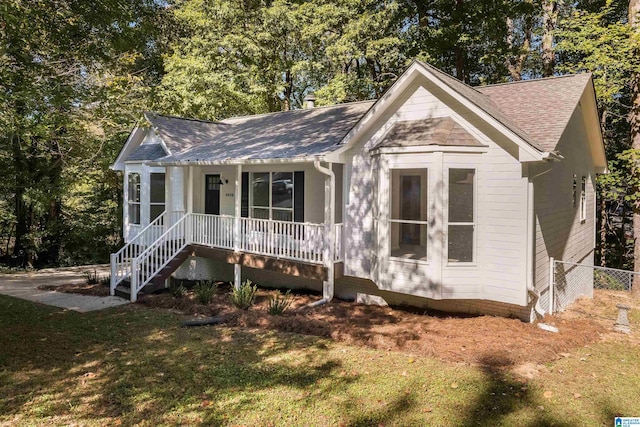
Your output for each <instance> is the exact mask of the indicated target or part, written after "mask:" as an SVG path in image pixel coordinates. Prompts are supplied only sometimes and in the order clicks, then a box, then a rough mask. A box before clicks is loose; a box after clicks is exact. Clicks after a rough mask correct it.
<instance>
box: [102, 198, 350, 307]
mask: <svg viewBox="0 0 640 427" xmlns="http://www.w3.org/2000/svg"><path fill="white" fill-rule="evenodd" d="M236 221H238V222H239V226H240V227H239V230H238V232H239V235H238V240H237V241H236V237H235V224H236ZM326 230H327V228H326V226H325V225H324V224H312V223H307V222H305V223H301V222H288V221H273V220H266V219H257V218H235V217H232V216H226V215H205V214H197V213H191V214H186V215H185V214H184V213H182V212H179V211H178V212H170V213H164V214H162V215H161V216H160V217H158V218H157V219H156V220H155V221H154V222H152V223H151V224H149V225H148V226H147V227H145V229H144V230H142V232H141V233H140V234H138V235H137V236H136V237H134V238H133V239H132V240H131V241H130V242H129V243H128V244H127V245H125V246H124V247H123V248H122V249H120V251H118V252H117V253H115V254H112V255H111V292H112V294H113V293H114V292H115V288H116V286H117V285H118V284H119V283H120V282H121V281H122V280H124V279H127V278H129V279H130V281H131V300H132V301H135V300H136V298H137V294H138V292H139V291H140V290H141V289H142V288H144V286H145V285H147V284H148V283H149V282H150V281H151V280H152V279H153V277H154V276H156V275H157V274H158V273H160V271H161V270H162V269H163V268H164V267H165V266H166V265H167V264H169V262H171V260H172V259H173V258H175V256H176V255H177V254H178V253H179V252H180V251H182V250H183V249H184V248H185V247H187V246H188V245H190V244H197V245H202V246H210V247H214V248H222V249H227V250H236V249H237V250H239V251H243V252H249V253H255V254H258V255H266V256H270V257H275V258H283V259H290V260H295V261H302V262H308V263H313V264H322V263H323V262H324V253H325V248H326V245H327V244H328V241H327V236H326V234H327V233H326ZM342 237H343V225H342V224H335V241H334V248H333V249H334V251H335V255H334V257H333V261H334V262H336V261H341V260H342V259H343V254H342V252H343V248H342ZM151 239H153V241H152V242H151V243H147V242H149V241H150V240H151Z"/></svg>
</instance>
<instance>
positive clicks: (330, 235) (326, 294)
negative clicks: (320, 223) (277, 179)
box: [309, 160, 336, 307]
mask: <svg viewBox="0 0 640 427" xmlns="http://www.w3.org/2000/svg"><path fill="white" fill-rule="evenodd" d="M313 167H314V168H316V170H317V171H318V172H320V173H321V174H323V175H326V176H328V177H329V188H328V189H327V187H326V183H325V198H326V197H327V195H328V196H329V204H328V211H327V210H326V209H327V205H326V204H325V215H324V218H325V224H326V225H327V226H328V230H327V239H326V241H325V242H326V246H325V251H324V258H325V259H324V263H325V267H326V268H327V281H326V282H324V283H323V284H322V299H321V300H320V301H316V302H315V303H312V304H310V305H309V307H317V306H319V305H323V304H326V303H328V302H329V301H331V300H332V299H333V287H334V268H335V263H334V260H335V254H334V252H335V247H336V245H335V228H336V227H335V203H336V202H335V199H336V196H335V195H336V176H335V174H334V173H333V171H332V170H331V163H329V168H326V167H324V166H322V165H321V164H320V160H315V161H314V162H313ZM327 190H328V191H327Z"/></svg>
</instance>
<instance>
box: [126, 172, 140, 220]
mask: <svg viewBox="0 0 640 427" xmlns="http://www.w3.org/2000/svg"><path fill="white" fill-rule="evenodd" d="M128 179H129V181H128V187H129V194H128V200H127V203H128V204H129V224H140V174H139V173H130V174H129V178H128Z"/></svg>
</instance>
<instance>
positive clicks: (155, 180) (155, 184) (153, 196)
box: [149, 173, 165, 221]
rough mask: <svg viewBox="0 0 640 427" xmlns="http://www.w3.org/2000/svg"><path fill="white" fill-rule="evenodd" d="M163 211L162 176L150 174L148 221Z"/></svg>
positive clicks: (161, 174)
mask: <svg viewBox="0 0 640 427" xmlns="http://www.w3.org/2000/svg"><path fill="white" fill-rule="evenodd" d="M164 209H165V195H164V174H163V173H152V174H151V192H150V197H149V216H150V217H149V221H153V220H154V219H156V218H157V217H159V216H160V215H161V214H162V212H164Z"/></svg>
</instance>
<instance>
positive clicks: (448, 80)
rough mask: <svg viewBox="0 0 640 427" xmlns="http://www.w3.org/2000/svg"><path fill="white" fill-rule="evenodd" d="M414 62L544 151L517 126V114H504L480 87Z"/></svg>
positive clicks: (542, 148)
mask: <svg viewBox="0 0 640 427" xmlns="http://www.w3.org/2000/svg"><path fill="white" fill-rule="evenodd" d="M416 62H417V63H419V64H421V65H422V66H423V67H425V68H427V69H428V70H430V71H431V72H433V73H434V74H435V75H436V77H438V78H439V79H440V81H442V82H443V83H444V84H446V85H447V86H449V87H450V88H451V89H453V90H454V91H456V92H458V93H459V94H460V95H462V96H464V97H465V98H467V99H468V100H469V101H471V102H472V103H474V104H475V105H476V106H478V107H480V108H481V109H482V110H484V111H485V112H486V113H487V114H489V115H490V116H491V117H493V118H494V119H496V120H497V121H498V122H500V123H501V124H502V125H503V126H505V127H506V128H507V129H509V130H510V131H511V132H513V133H515V134H516V135H518V136H519V137H520V138H522V139H523V140H524V141H525V142H526V143H527V144H529V145H530V146H532V147H533V148H535V149H537V150H538V151H545V149H544V147H543V146H542V145H541V144H540V143H539V142H538V141H536V139H535V138H533V137H532V136H531V135H529V134H528V133H527V132H526V131H525V130H524V129H522V127H521V126H519V125H520V121H519V120H518V118H517V114H515V116H516V117H513V116H514V114H506V111H503V110H502V109H501V108H500V107H499V106H498V105H497V104H496V103H494V102H493V99H491V98H490V97H488V96H486V95H485V94H483V93H482V92H481V91H479V89H480V87H477V88H473V87H471V86H469V85H467V84H466V83H464V82H461V81H460V80H458V79H456V78H454V77H452V76H450V75H448V74H447V73H445V72H443V71H441V70H439V69H437V68H436V67H434V66H432V65H429V64H427V63H424V62H422V61H418V60H416Z"/></svg>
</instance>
